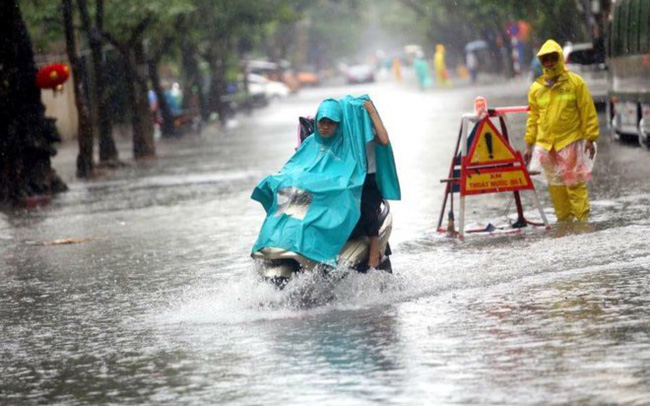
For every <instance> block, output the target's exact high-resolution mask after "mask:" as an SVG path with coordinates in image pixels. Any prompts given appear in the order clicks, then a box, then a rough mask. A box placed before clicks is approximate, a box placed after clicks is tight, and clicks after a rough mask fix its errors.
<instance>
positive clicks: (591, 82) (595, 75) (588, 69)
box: [562, 42, 608, 105]
mask: <svg viewBox="0 0 650 406" xmlns="http://www.w3.org/2000/svg"><path fill="white" fill-rule="evenodd" d="M562 52H563V53H564V64H565V65H566V68H567V69H568V70H569V71H570V72H573V73H576V74H578V75H580V77H582V78H583V79H584V80H585V82H586V83H587V87H588V88H589V93H591V97H592V99H594V102H596V103H600V104H603V105H604V104H605V103H606V102H607V89H608V82H607V65H605V55H601V54H599V53H598V52H596V50H595V49H594V46H593V45H592V44H591V43H590V42H585V43H580V44H572V43H570V42H568V43H567V44H566V45H565V46H564V48H563V49H562Z"/></svg>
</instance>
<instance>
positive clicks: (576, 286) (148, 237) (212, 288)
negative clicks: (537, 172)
mask: <svg viewBox="0 0 650 406" xmlns="http://www.w3.org/2000/svg"><path fill="white" fill-rule="evenodd" d="M526 91H527V83H525V82H524V81H521V82H513V83H504V84H503V85H483V86H481V87H478V88H470V87H467V86H465V87H463V86H461V87H457V88H452V89H445V90H433V91H429V92H420V91H418V90H416V89H415V88H410V87H404V86H398V85H397V84H394V83H376V84H373V85H369V86H366V85H363V86H356V87H330V88H314V89H307V90H305V91H302V92H301V93H299V94H297V95H295V96H290V97H289V98H287V99H283V100H280V101H276V102H274V103H273V104H272V105H271V106H270V107H268V108H265V109H261V110H256V111H255V112H254V113H253V114H252V115H251V116H248V117H247V116H238V117H237V121H236V123H233V125H232V126H230V127H231V128H229V129H228V130H226V131H218V130H217V129H216V128H214V127H207V128H206V129H205V130H204V131H203V133H202V135H201V136H200V137H199V136H193V135H189V136H187V137H185V138H182V139H179V140H159V141H158V145H157V155H158V159H157V160H154V161H147V162H144V163H140V164H135V163H133V162H132V160H131V159H130V157H131V152H130V151H129V149H128V148H130V145H129V144H128V143H125V144H124V145H123V147H125V148H127V149H126V150H124V151H122V155H121V157H122V158H123V159H124V160H126V161H129V162H130V163H131V165H130V166H129V167H128V168H125V169H121V170H116V171H114V172H108V173H107V175H106V177H104V178H101V179H99V180H94V181H90V182H84V181H79V180H76V179H75V178H74V170H75V168H74V160H75V157H76V151H77V147H76V146H75V145H65V146H64V147H63V148H62V151H61V153H60V154H59V155H58V156H57V157H55V158H54V166H55V168H56V169H57V171H58V172H59V174H61V175H62V177H63V178H64V180H65V181H66V182H68V185H69V186H70V191H69V192H67V193H65V194H62V195H60V196H58V197H57V198H55V199H54V200H53V202H52V204H50V205H49V206H47V207H44V208H41V209H37V210H32V211H26V210H18V211H15V212H4V213H1V214H0V320H1V329H0V337H1V339H0V352H1V354H2V356H1V358H0V404H8V405H14V404H16V405H22V404H65V405H77V404H78V405H82V404H118V403H119V404H125V403H129V404H150V405H158V404H173V405H182V404H192V405H194V404H215V405H216V404H219V405H278V404H286V405H289V404H291V405H294V404H295V405H314V404H329V405H366V404H387V405H390V404H395V405H397V404H400V405H404V404H411V405H415V404H615V403H624V404H638V405H641V404H650V368H649V365H650V317H649V316H648V314H649V311H648V309H650V284H649V283H648V280H649V278H650V252H649V251H648V248H647V247H648V235H650V182H648V178H649V177H650V165H648V163H650V153H649V152H648V151H646V150H643V149H641V148H638V147H636V146H635V145H631V144H619V143H615V142H613V141H610V139H609V136H608V135H607V133H606V129H605V128H604V127H602V128H601V138H600V140H599V151H598V157H597V160H596V168H595V173H594V180H593V182H592V183H591V184H590V192H591V203H592V211H591V220H592V221H591V226H590V228H589V229H584V230H575V229H574V230H562V229H558V228H556V227H554V228H553V230H551V231H543V230H526V231H524V232H523V233H521V234H520V235H509V236H504V235H497V236H480V235H476V236H469V237H468V238H467V239H466V240H465V241H464V242H460V241H458V240H456V239H450V238H447V237H446V236H444V235H440V234H438V233H436V231H435V228H436V223H437V220H438V215H439V211H440V207H441V203H442V198H443V194H444V184H442V183H440V179H442V178H446V177H447V172H448V168H449V163H450V161H451V158H452V153H453V150H454V147H455V142H456V137H457V135H458V128H459V125H460V117H461V114H463V113H465V112H469V111H470V110H471V108H472V102H473V100H474V97H475V96H477V95H483V96H485V97H486V98H487V101H488V104H489V106H490V107H497V106H508V105H522V104H526ZM347 93H353V94H360V93H368V94H369V95H370V96H371V97H372V98H373V100H374V101H375V104H376V106H377V108H378V110H379V112H380V113H381V116H382V118H383V120H384V122H385V124H386V127H387V129H388V132H389V134H390V137H391V141H392V144H393V148H394V153H395V159H396V163H397V169H398V173H399V176H400V182H401V185H402V201H400V202H394V203H392V205H391V207H392V211H393V215H394V230H393V234H392V237H391V246H392V249H393V256H392V262H393V269H394V272H395V273H394V275H388V274H384V273H380V272H374V273H370V274H368V275H357V274H351V275H349V277H347V278H345V279H344V280H342V281H341V282H340V284H338V285H336V286H335V287H333V290H334V291H333V296H334V298H333V299H332V300H330V301H328V302H327V303H324V304H323V305H322V306H318V307H315V308H311V309H303V308H301V307H300V303H299V300H300V296H299V292H298V290H299V289H302V288H304V287H305V286H306V285H309V284H312V285H313V284H318V283H319V282H318V281H314V280H310V279H309V277H308V276H305V277H303V278H301V279H300V280H298V281H296V282H297V283H296V284H295V286H294V287H290V288H288V289H287V290H285V291H281V292H280V291H276V290H275V289H274V288H273V287H271V286H270V285H267V284H266V283H264V282H262V281H260V280H259V279H258V278H257V273H256V268H255V266H256V265H255V264H254V262H253V261H252V260H251V259H250V257H249V255H250V249H251V247H252V245H253V243H254V241H255V238H256V236H257V233H258V231H259V229H260V226H261V224H262V221H263V220H264V210H263V208H262V206H261V205H260V204H259V203H257V202H254V201H252V200H251V199H250V194H251V191H252V189H253V187H254V186H255V185H256V184H257V182H259V181H260V180H261V179H262V178H263V177H264V176H266V175H267V174H270V173H272V172H275V171H277V170H278V169H279V168H280V167H281V166H282V164H283V163H284V162H285V161H286V160H287V159H288V158H289V157H290V156H291V154H292V152H293V150H294V148H295V145H296V127H297V119H298V116H300V115H313V114H314V113H315V111H316V108H317V107H318V104H319V103H320V101H321V100H322V99H324V98H326V97H339V96H342V95H344V94H347ZM600 118H601V124H602V120H603V119H604V116H603V114H601V115H600ZM510 123H511V128H510V131H511V133H510V136H511V138H512V139H513V142H514V143H515V145H516V146H517V147H518V149H520V150H521V149H522V147H523V141H522V139H523V132H524V127H525V115H520V116H519V117H517V116H513V117H511V118H510ZM537 185H538V194H539V197H540V199H541V201H542V205H543V206H544V208H545V211H546V213H547V215H548V216H549V219H550V220H551V221H552V222H554V220H555V218H554V217H553V215H552V213H553V210H552V208H551V204H550V199H549V196H548V192H547V190H546V186H545V185H543V184H537ZM524 195H525V198H524V202H525V204H526V209H530V210H531V217H532V218H534V210H532V209H533V208H534V207H533V206H532V203H531V202H530V200H529V196H528V197H527V196H526V194H525V193H524ZM508 200H509V196H508V195H506V194H504V195H484V196H481V197H474V198H470V199H468V203H467V208H468V221H469V222H470V223H472V224H483V225H485V224H487V222H492V223H493V224H502V223H507V221H508V216H510V217H512V216H513V215H514V214H515V210H514V207H510V210H508V207H509V206H511V205H510V203H509V202H508ZM513 206H514V205H513ZM67 238H71V239H72V238H73V239H88V240H86V241H81V242H78V243H74V244H53V242H56V241H57V240H61V239H67Z"/></svg>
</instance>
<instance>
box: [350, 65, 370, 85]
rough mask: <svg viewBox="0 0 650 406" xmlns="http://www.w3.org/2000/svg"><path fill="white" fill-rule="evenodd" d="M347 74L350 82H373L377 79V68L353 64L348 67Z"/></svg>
mask: <svg viewBox="0 0 650 406" xmlns="http://www.w3.org/2000/svg"><path fill="white" fill-rule="evenodd" d="M345 76H346V79H347V81H348V83H349V84H354V83H372V82H374V81H375V70H374V69H373V67H372V66H370V65H365V64H363V65H353V66H350V67H349V68H347V70H346V71H345Z"/></svg>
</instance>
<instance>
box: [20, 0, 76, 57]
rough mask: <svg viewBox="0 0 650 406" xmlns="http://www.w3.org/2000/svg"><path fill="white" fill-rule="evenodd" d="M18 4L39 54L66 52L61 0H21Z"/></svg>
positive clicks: (33, 44)
mask: <svg viewBox="0 0 650 406" xmlns="http://www.w3.org/2000/svg"><path fill="white" fill-rule="evenodd" d="M18 5H19V7H20V10H21V12H22V14H23V19H24V20H25V24H26V25H27V29H28V31H29V35H30V37H31V40H32V46H33V48H34V51H35V52H36V53H37V54H47V53H55V54H63V53H65V40H64V37H63V23H62V19H61V2H60V1H48V0H19V1H18Z"/></svg>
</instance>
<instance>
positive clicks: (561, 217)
mask: <svg viewBox="0 0 650 406" xmlns="http://www.w3.org/2000/svg"><path fill="white" fill-rule="evenodd" d="M548 191H549V192H550V194H551V200H552V201H553V207H554V208H555V216H556V217H557V221H569V220H572V219H574V218H575V219H576V220H578V221H587V220H588V219H589V191H588V190H587V185H586V184H585V183H584V182H580V183H577V184H575V185H573V186H561V185H549V186H548Z"/></svg>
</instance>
